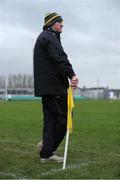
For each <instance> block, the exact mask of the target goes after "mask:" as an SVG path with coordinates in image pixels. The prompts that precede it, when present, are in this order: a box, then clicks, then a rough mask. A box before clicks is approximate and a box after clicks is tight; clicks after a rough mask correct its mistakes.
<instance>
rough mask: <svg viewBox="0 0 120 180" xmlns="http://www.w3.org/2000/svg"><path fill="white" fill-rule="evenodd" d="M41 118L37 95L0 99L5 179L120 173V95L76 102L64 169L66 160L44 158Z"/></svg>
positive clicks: (0, 170)
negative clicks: (43, 161) (30, 98)
mask: <svg viewBox="0 0 120 180" xmlns="http://www.w3.org/2000/svg"><path fill="white" fill-rule="evenodd" d="M42 118H43V116H42V105H41V103H39V102H38V101H11V102H0V178H1V179H3V178H11V179H13V178H14V179H16V178H17V179H18V178H28V179H30V178H34V179H36V178H39V179H42V178H43V179H50V178H55V179H64V178H67V179H75V178H78V179H120V101H114V102H113V103H110V102H109V101H105V100H99V101H97V100H85V101H76V102H75V109H74V130H73V133H72V134H71V135H70V142H69V150H68V160H67V169H66V170H65V171H62V170H60V169H61V168H62V164H56V163H46V164H41V163H40V161H39V154H38V150H37V148H36V143H37V142H38V141H39V140H40V139H41V137H42ZM64 142H65V141H63V143H62V144H61V146H60V147H59V149H58V154H59V155H63V152H64ZM56 169H57V170H58V171H57V170H56Z"/></svg>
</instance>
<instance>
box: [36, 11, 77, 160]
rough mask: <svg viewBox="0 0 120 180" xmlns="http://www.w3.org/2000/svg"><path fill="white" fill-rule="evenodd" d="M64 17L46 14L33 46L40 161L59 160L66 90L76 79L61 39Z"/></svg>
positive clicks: (65, 115) (64, 129) (65, 124)
mask: <svg viewBox="0 0 120 180" xmlns="http://www.w3.org/2000/svg"><path fill="white" fill-rule="evenodd" d="M62 27H63V19H62V17H61V16H60V15H59V14H57V13H48V14H47V15H46V16H45V19H44V26H43V32H42V33H41V34H40V35H39V36H38V38H37V40H36V43H35V47H34V90H35V96H40V97H42V104H43V115H44V119H43V121H44V127H43V142H42V148H41V151H40V159H41V162H47V161H56V162H62V161H63V157H59V156H57V155H55V154H54V152H55V151H56V150H57V148H58V146H59V144H60V143H61V141H62V140H63V138H64V136H65V134H66V130H67V89H68V87H69V82H68V78H69V79H70V83H71V86H72V87H73V88H76V87H77V84H78V79H77V77H76V75H75V73H74V71H73V68H72V66H71V64H70V62H69V60H68V57H67V55H66V53H65V52H64V50H63V47H62V45H61V41H60V33H61V32H62Z"/></svg>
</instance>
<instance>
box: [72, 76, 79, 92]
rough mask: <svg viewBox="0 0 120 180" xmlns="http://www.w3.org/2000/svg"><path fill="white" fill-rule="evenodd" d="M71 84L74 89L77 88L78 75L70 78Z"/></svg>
mask: <svg viewBox="0 0 120 180" xmlns="http://www.w3.org/2000/svg"><path fill="white" fill-rule="evenodd" d="M70 85H71V86H72V88H73V89H76V88H77V85H78V78H77V76H73V77H72V78H71V79H70Z"/></svg>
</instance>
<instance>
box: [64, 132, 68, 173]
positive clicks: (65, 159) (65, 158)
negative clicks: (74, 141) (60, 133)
mask: <svg viewBox="0 0 120 180" xmlns="http://www.w3.org/2000/svg"><path fill="white" fill-rule="evenodd" d="M68 142H69V130H67V133H66V143H65V151H64V160H63V170H65V168H66V161H67V151H68Z"/></svg>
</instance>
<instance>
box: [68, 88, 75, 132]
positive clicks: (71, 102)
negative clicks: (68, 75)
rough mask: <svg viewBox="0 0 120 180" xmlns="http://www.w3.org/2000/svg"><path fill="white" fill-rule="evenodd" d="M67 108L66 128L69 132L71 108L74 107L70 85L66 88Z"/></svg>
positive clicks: (70, 130) (70, 128)
mask: <svg viewBox="0 0 120 180" xmlns="http://www.w3.org/2000/svg"><path fill="white" fill-rule="evenodd" d="M67 103H68V110H67V129H68V130H69V132H72V110H73V107H74V100H73V92H72V87H71V86H69V88H68V99H67Z"/></svg>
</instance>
